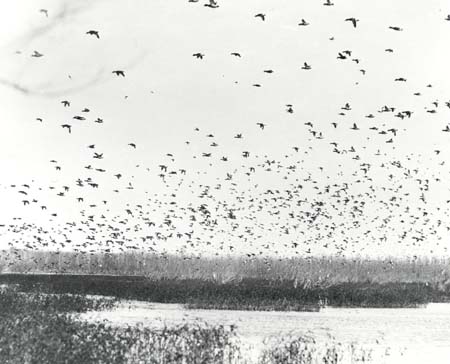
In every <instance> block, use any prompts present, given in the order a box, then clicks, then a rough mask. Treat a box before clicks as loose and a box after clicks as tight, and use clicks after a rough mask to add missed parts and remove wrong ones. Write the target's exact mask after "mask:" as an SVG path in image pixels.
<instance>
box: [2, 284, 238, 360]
mask: <svg viewBox="0 0 450 364" xmlns="http://www.w3.org/2000/svg"><path fill="white" fill-rule="evenodd" d="M98 301H101V302H103V299H92V298H87V297H76V298H73V297H72V296H60V297H58V296H56V295H49V296H47V297H46V298H45V299H43V295H41V294H38V293H32V292H30V293H28V294H23V293H22V292H19V291H18V290H17V289H15V288H8V287H7V288H3V289H2V290H1V291H0V305H1V307H2V308H7V309H6V310H2V311H1V312H0V362H1V363H4V364H19V363H20V364H47V363H48V364H56V363H66V364H72V363H73V364H91V363H92V364H93V363H96V364H103V363H104V364H109V363H112V364H119V363H120V364H122V363H127V364H128V363H129V364H135V363H136V364H138V363H139V364H141V363H152V364H153V363H154V364H166V363H167V364H169V363H176V364H178V363H179V364H191V363H195V364H196V363H202V364H213V363H214V364H216V363H217V364H220V363H227V364H234V363H236V364H237V363H243V362H244V361H243V360H241V355H240V343H239V340H238V338H237V335H236V332H235V331H234V327H229V328H225V327H224V326H216V327H212V326H208V325H206V324H201V323H199V324H191V325H180V326H176V327H173V328H163V329H161V330H152V329H150V328H146V327H143V326H132V327H131V326H130V327H126V328H118V327H113V326H111V325H109V324H108V323H107V322H102V323H88V322H84V321H81V320H78V319H77V317H76V316H74V312H85V311H87V310H91V309H98V308H99V306H98ZM61 302H64V303H63V304H61ZM103 303H104V302H103ZM109 304H110V300H107V303H105V305H109ZM6 305H8V306H6Z"/></svg>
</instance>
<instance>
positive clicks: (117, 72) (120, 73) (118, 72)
mask: <svg viewBox="0 0 450 364" xmlns="http://www.w3.org/2000/svg"><path fill="white" fill-rule="evenodd" d="M112 73H114V74H115V75H116V76H122V77H125V72H124V71H121V70H117V71H112Z"/></svg>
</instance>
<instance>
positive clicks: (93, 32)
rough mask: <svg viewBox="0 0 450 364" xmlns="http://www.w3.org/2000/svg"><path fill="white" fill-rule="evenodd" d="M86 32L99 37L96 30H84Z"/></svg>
mask: <svg viewBox="0 0 450 364" xmlns="http://www.w3.org/2000/svg"><path fill="white" fill-rule="evenodd" d="M86 34H89V35H95V36H96V37H97V39H100V35H99V34H98V31H97V30H89V31H87V32H86Z"/></svg>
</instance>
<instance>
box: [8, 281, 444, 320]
mask: <svg viewBox="0 0 450 364" xmlns="http://www.w3.org/2000/svg"><path fill="white" fill-rule="evenodd" d="M0 283H4V284H18V285H19V286H20V289H21V290H23V291H26V292H33V291H36V290H39V291H41V292H46V293H58V294H67V293H71V294H82V295H85V294H89V295H104V296H112V297H116V298H121V299H135V300H142V301H149V302H160V303H181V304H186V305H187V306H188V307H190V308H217V309H248V310H297V311H304V310H306V311H315V310H318V309H319V307H320V306H321V305H323V304H327V305H330V306H339V307H412V306H417V305H422V304H425V303H427V302H437V301H446V300H449V298H450V291H449V290H439V289H437V288H436V287H433V286H431V285H427V284H426V283H395V282H392V283H369V282H360V283H357V282H347V283H339V284H335V285H331V286H328V287H320V286H311V287H305V286H296V285H295V282H293V281H286V280H280V281H274V280H267V279H256V278H247V279H243V280H241V281H239V282H227V283H222V284H219V283H217V282H214V281H205V280H200V279H159V280H154V279H148V278H146V277H139V276H100V275H90V276H87V275H83V276H80V275H48V274H47V275H46V274H44V275H43V274H40V275H38V274H36V275H35V274H33V275H29V274H26V275H24V274H2V275H0Z"/></svg>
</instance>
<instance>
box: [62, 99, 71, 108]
mask: <svg viewBox="0 0 450 364" xmlns="http://www.w3.org/2000/svg"><path fill="white" fill-rule="evenodd" d="M61 104H63V105H64V107H69V106H70V101H67V100H64V101H61Z"/></svg>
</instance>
